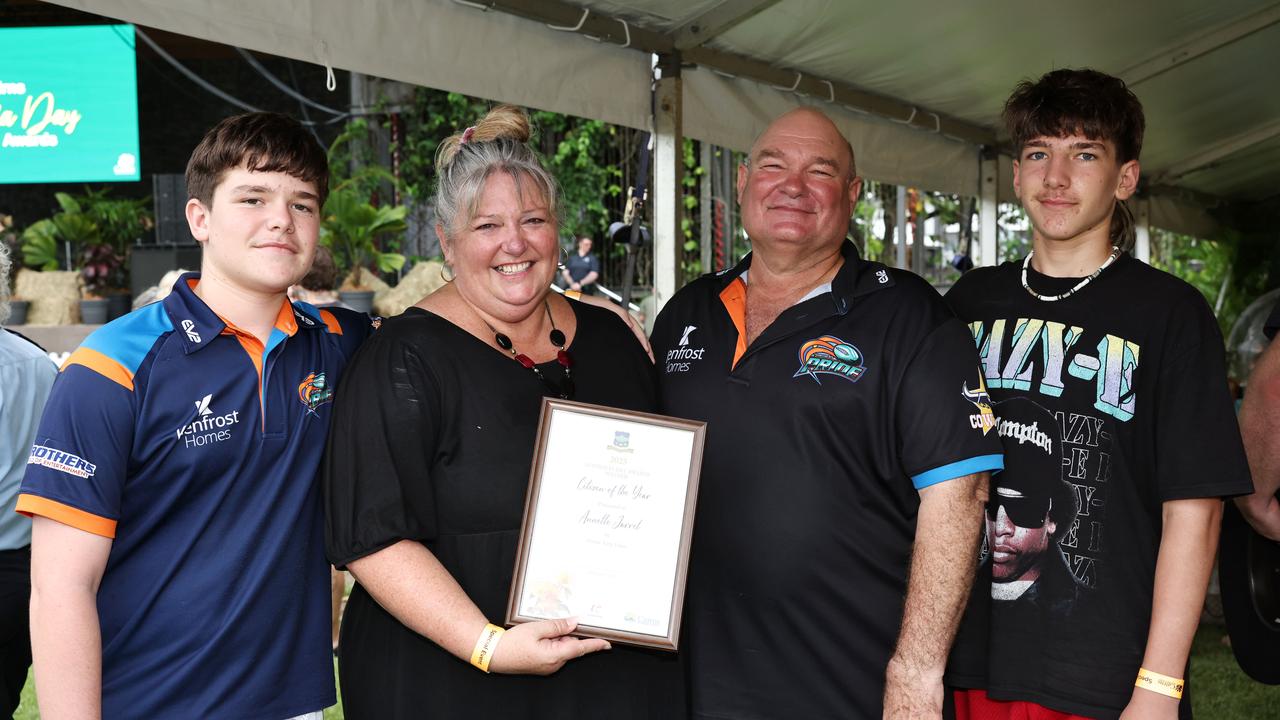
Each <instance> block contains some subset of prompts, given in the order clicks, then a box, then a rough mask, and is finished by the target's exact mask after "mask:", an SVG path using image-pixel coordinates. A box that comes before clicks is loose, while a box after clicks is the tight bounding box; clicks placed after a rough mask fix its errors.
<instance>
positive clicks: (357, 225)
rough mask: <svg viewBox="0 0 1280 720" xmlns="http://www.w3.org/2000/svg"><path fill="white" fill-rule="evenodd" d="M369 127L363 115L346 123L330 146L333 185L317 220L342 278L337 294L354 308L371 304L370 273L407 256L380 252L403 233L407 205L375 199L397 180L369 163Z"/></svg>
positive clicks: (393, 267) (396, 266)
mask: <svg viewBox="0 0 1280 720" xmlns="http://www.w3.org/2000/svg"><path fill="white" fill-rule="evenodd" d="M368 137H369V126H368V123H367V122H366V121H365V120H364V119H363V118H361V119H358V120H354V121H352V122H351V123H349V124H348V125H347V127H346V128H345V129H344V131H343V132H342V134H341V135H339V136H338V137H337V139H335V140H334V141H333V144H332V145H330V146H329V177H330V184H331V189H330V191H329V199H328V201H327V202H325V206H324V217H323V219H322V221H321V224H320V242H321V243H323V244H324V245H326V246H327V247H328V248H329V249H330V250H331V251H332V252H333V261H334V264H335V265H337V267H338V270H339V272H340V273H341V274H342V276H343V277H344V279H343V281H342V284H341V286H340V287H339V288H338V298H339V300H341V301H342V302H343V303H345V304H347V305H348V306H350V307H353V308H355V309H357V310H361V311H364V312H369V311H370V310H372V309H373V294H374V290H373V288H371V287H369V285H368V282H367V279H368V278H369V277H371V276H372V274H373V273H391V272H396V271H398V270H400V269H401V268H402V267H404V261H405V257H404V255H402V254H400V253H397V252H383V249H384V248H385V247H386V246H387V243H388V241H390V240H392V239H393V238H395V237H396V236H399V235H403V233H404V231H405V228H406V227H407V224H406V223H405V215H406V214H407V213H408V208H406V207H404V206H402V205H395V206H392V205H383V204H380V203H378V202H377V201H376V199H375V198H377V197H378V195H379V191H380V189H382V188H385V187H388V186H390V187H393V188H394V187H398V186H399V180H398V179H397V178H396V177H395V176H394V175H392V174H391V173H390V172H388V171H387V169H386V168H384V167H381V166H380V165H377V164H376V163H374V162H372V158H371V157H370V156H369V153H368V152H367V151H368V142H367V140H368Z"/></svg>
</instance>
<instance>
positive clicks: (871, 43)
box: [57, 0, 1280, 232]
mask: <svg viewBox="0 0 1280 720" xmlns="http://www.w3.org/2000/svg"><path fill="white" fill-rule="evenodd" d="M57 2H58V4H62V5H67V6H71V7H76V8H79V9H83V10H87V11H89V12H93V13H97V14H100V15H106V16H109V17H116V18H121V19H124V20H128V21H130V22H135V23H138V24H141V25H145V26H151V27H157V28H161V29H164V30H169V31H172V32H177V33H181V34H186V35H193V36H196V37H202V38H206V39H210V40H214V41H217V42H224V43H229V44H235V45H239V46H241V47H246V48H250V49H254V50H258V51H262V52H268V53H274V54H278V55H284V56H287V57H292V58H295V59H300V60H307V61H311V62H316V63H320V64H330V65H332V66H335V67H341V68H345V69H349V70H353V71H357V72H363V73H367V74H371V75H377V76H381V77H386V78H390V79H395V80H402V81H406V82H411V83H415V84H420V85H426V86H429V87H436V88H441V89H446V90H452V91H457V92H464V93H468V94H472V95H478V96H482V97H489V98H493V99H495V100H501V101H506V102H514V103H519V104H523V105H527V106H531V107H538V108H542V109H548V110H554V111H558V112H566V113H571V114H575V115H581V116H587V117H594V118H599V119H602V120H606V121H609V122H615V123H619V124H624V125H629V126H633V127H645V126H647V125H648V123H649V105H650V98H649V84H650V62H651V61H650V55H649V53H650V52H660V51H672V50H679V51H680V53H681V56H682V58H683V61H684V63H685V67H684V70H683V77H684V109H683V116H684V125H685V133H686V135H688V136H690V137H694V138H696V139H699V140H705V141H710V142H714V143H716V144H719V145H723V146H727V147H731V148H736V149H744V148H746V147H747V146H748V145H749V144H750V142H751V140H752V139H753V138H754V137H755V135H756V134H758V133H759V131H760V130H762V129H763V127H764V125H765V124H767V122H768V121H769V119H770V118H772V117H774V116H776V115H777V114H779V113H781V112H783V111H785V110H786V109H788V108H790V107H794V106H795V105H796V104H813V105H817V106H819V107H822V108H823V109H824V110H827V111H828V113H829V114H831V115H832V116H833V119H835V120H836V122H837V124H838V125H840V126H841V128H842V129H843V130H844V131H845V132H846V134H847V135H848V136H849V137H850V139H851V141H852V142H853V144H854V147H855V150H856V151H857V153H858V158H859V170H860V171H861V172H862V173H863V174H864V175H866V176H867V177H870V178H872V179H877V180H883V181H887V182H894V183H910V184H915V185H919V186H921V187H925V188H929V189H935V190H942V191H947V192H956V193H965V194H970V195H973V194H976V193H977V187H978V177H977V174H978V173H977V162H976V158H977V152H976V151H977V148H978V146H980V145H984V144H987V145H990V144H992V143H995V144H999V143H1000V141H1001V140H1002V139H1003V138H1004V136H1003V132H1002V130H1001V129H1000V122H999V113H1000V110H1001V107H1002V104H1003V102H1004V100H1005V98H1006V97H1007V96H1008V94H1009V92H1010V90H1011V89H1012V88H1013V86H1014V85H1015V84H1016V83H1017V82H1018V81H1020V80H1022V79H1025V78H1035V77H1038V76H1039V75H1041V74H1043V73H1044V72H1047V71H1048V70H1051V69H1054V68H1059V67H1092V68H1096V69H1099V70H1102V71H1104V72H1108V73H1112V74H1116V75H1119V76H1120V77H1123V78H1125V79H1126V80H1127V81H1128V82H1129V84H1130V87H1132V88H1133V90H1134V91H1135V92H1136V93H1137V95H1138V96H1139V98H1140V99H1141V100H1142V102H1143V105H1144V107H1145V110H1146V116H1147V133H1146V139H1145V143H1144V148H1143V154H1142V168H1143V178H1144V183H1145V186H1146V187H1147V188H1149V192H1150V196H1151V197H1152V201H1153V202H1152V219H1153V222H1155V223H1157V224H1161V225H1163V226H1165V227H1170V228H1172V229H1177V230H1182V231H1186V232H1211V231H1212V229H1213V228H1214V226H1215V221H1214V219H1213V218H1211V217H1210V216H1209V215H1208V214H1207V213H1205V212H1204V211H1205V210H1206V209H1212V207H1213V206H1215V205H1218V204H1235V205H1241V204H1250V203H1259V202H1262V201H1265V202H1266V204H1268V205H1276V203H1275V202H1274V200H1275V198H1276V197H1277V194H1278V193H1280V92H1278V91H1277V90H1278V89H1280V86H1277V84H1276V81H1275V78H1274V76H1273V75H1272V72H1274V69H1275V68H1276V67H1278V66H1280V3H1275V2H1265V1H1261V2H1260V1H1258V0H1219V1H1218V2H1216V3H1205V2H1203V0H1164V1H1163V2H1158V3H1157V2H1153V1H1151V0H1148V1H1145V2H1133V3H1119V2H1115V0H1075V1H1074V2H1072V3H1059V4H1046V3H1027V2H1012V1H1011V0H991V1H990V2H987V3H983V4H982V6H981V10H978V9H975V7H974V6H973V5H971V4H964V3H960V4H955V3H940V2H937V1H936V0H902V2H897V3H880V4H866V3H845V2H833V1H832V0H626V2H622V1H620V0H617V1H615V0H572V1H566V0H474V1H464V0H375V1H374V2H370V3H351V2H348V0H276V1H275V2H271V3H262V2H258V1H257V0H57ZM575 25H577V26H579V27H578V28H577V29H576V30H575V29H574V27H575ZM553 26H554V27H553ZM793 87H794V90H793V89H792V88H793ZM831 100H835V102H831ZM1006 167H1007V161H1006ZM1008 175H1009V173H1008V172H1002V178H1001V184H1002V185H1003V186H1004V190H1003V194H1004V195H1005V196H1006V197H1008V196H1009V190H1008Z"/></svg>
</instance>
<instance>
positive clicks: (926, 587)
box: [884, 472, 989, 720]
mask: <svg viewBox="0 0 1280 720" xmlns="http://www.w3.org/2000/svg"><path fill="white" fill-rule="evenodd" d="M988 479H989V476H988V475H987V473H985V472H983V473H976V474H974V475H965V476H964V477H958V478H953V479H951V480H947V481H946V482H940V483H937V484H935V485H930V486H929V487H926V488H924V489H923V490H921V491H920V511H919V512H918V513H917V515H916V539H915V544H914V545H913V546H912V548H911V577H910V579H909V580H908V582H907V597H906V601H905V603H904V604H903V609H902V629H901V631H900V632H899V633H898V644H897V647H896V649H895V650H894V653H893V658H892V659H890V660H889V666H888V668H886V669H885V689H884V717H885V718H886V720H888V718H894V720H898V719H899V718H903V719H905V718H912V719H913V720H914V719H915V718H929V719H930V720H936V719H937V718H940V717H942V697H943V691H942V673H943V671H944V670H945V669H946V665H947V651H948V650H950V649H951V641H952V640H953V639H954V638H955V634H956V628H957V627H958V626H959V624H960V616H961V615H963V614H964V603H965V600H966V599H968V597H969V590H970V587H971V586H972V585H973V573H974V569H975V568H976V566H977V564H978V543H979V536H980V534H981V533H980V532H979V529H980V528H981V527H982V503H983V502H984V501H985V500H986V497H987V484H988Z"/></svg>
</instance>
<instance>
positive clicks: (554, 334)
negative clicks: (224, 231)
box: [476, 298, 575, 400]
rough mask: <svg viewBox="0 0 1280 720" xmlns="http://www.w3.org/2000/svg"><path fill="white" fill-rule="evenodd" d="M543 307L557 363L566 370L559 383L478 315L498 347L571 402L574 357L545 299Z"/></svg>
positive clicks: (551, 389) (509, 339)
mask: <svg viewBox="0 0 1280 720" xmlns="http://www.w3.org/2000/svg"><path fill="white" fill-rule="evenodd" d="M542 307H543V309H545V310H546V311H547V320H549V321H551V332H550V333H549V334H548V336H547V337H548V339H549V340H551V344H552V345H554V346H555V348H556V362H558V363H560V367H562V368H564V378H562V379H561V380H560V382H559V383H553V382H551V380H549V379H548V378H547V376H546V375H543V374H542V371H541V370H539V369H538V366H537V364H535V363H534V362H533V359H532V358H530V357H529V356H528V355H525V354H524V353H521V352H516V348H515V345H513V344H512V342H511V338H509V337H507V336H506V335H504V334H503V333H500V332H498V331H497V329H495V328H494V327H493V326H492V325H490V324H489V321H488V320H485V319H484V316H481V315H480V314H479V313H476V315H477V316H479V317H480V321H481V322H483V323H484V324H485V326H486V327H488V328H489V332H491V333H493V339H494V341H495V342H497V343H498V347H500V348H502V349H503V350H506V351H507V352H509V353H511V357H513V358H515V360H516V362H518V363H520V364H521V365H523V366H525V367H526V368H528V369H530V370H532V371H533V374H534V375H537V376H538V379H539V380H541V381H542V384H543V385H546V386H547V389H548V390H550V391H551V392H553V393H555V394H556V395H557V396H559V397H560V398H562V399H564V400H569V399H572V398H573V393H574V389H575V388H574V384H573V370H572V368H573V356H571V355H570V354H569V351H568V350H565V349H564V342H565V338H564V333H563V332H561V331H560V329H559V328H557V327H556V320H555V318H554V317H552V316H551V303H550V302H549V301H547V300H546V299H545V298H544V299H543V301H542Z"/></svg>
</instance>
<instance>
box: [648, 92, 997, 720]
mask: <svg viewBox="0 0 1280 720" xmlns="http://www.w3.org/2000/svg"><path fill="white" fill-rule="evenodd" d="M861 184H862V183H861V179H860V178H858V177H857V174H856V172H855V169H854V161H853V151H852V148H851V147H850V145H849V143H848V141H847V140H845V139H844V137H842V136H841V135H840V132H839V130H837V129H836V127H835V126H834V125H833V124H832V123H831V121H830V120H829V119H827V118H826V116H824V115H822V114H821V113H819V112H817V111H814V110H810V109H801V110H796V111H793V112H791V113H788V114H786V115H784V116H782V117H781V118H779V119H777V120H776V121H775V122H774V123H773V124H772V125H770V126H769V128H768V129H767V130H766V131H765V132H764V133H763V134H762V135H761V136H760V138H759V139H758V140H757V141H756V143H755V145H754V146H753V147H752V150H751V155H750V157H749V158H748V161H747V163H746V164H744V165H743V166H742V167H741V168H740V169H739V173H738V200H739V202H740V204H741V206H742V220H743V227H744V228H745V229H746V230H747V232H748V234H749V235H750V236H751V240H752V247H753V252H752V254H750V255H748V256H747V257H746V258H744V259H743V261H742V262H741V263H739V264H738V266H737V267H735V268H733V269H731V270H728V271H726V272H723V273H720V274H719V275H716V276H706V277H703V278H700V279H699V280H697V281H695V282H693V283H691V284H690V285H689V286H688V287H686V288H684V289H683V290H681V291H680V292H679V293H677V294H676V295H675V297H673V298H672V299H671V302H670V303H669V304H668V305H667V306H666V308H665V309H664V310H663V311H662V313H661V314H660V315H659V316H658V319H657V324H656V326H655V329H654V334H653V349H654V353H655V356H656V358H657V362H658V366H659V372H660V376H661V379H662V402H663V407H664V410H665V411H666V412H667V413H669V414H672V415H678V416H682V417H687V418H693V419H698V420H705V421H707V422H708V426H707V445H706V449H705V462H704V466H703V474H702V485H701V490H700V492H699V502H698V516H697V523H696V526H695V527H696V531H695V533H694V549H693V554H692V559H691V563H692V565H691V568H690V575H689V585H688V589H687V596H686V606H685V607H686V611H687V615H686V618H687V626H686V627H687V630H686V633H685V637H684V647H683V648H682V651H687V659H688V662H689V666H690V668H691V681H692V687H691V691H692V702H693V712H694V717H696V718H742V719H749V718H793V717H812V718H835V717H840V718H872V717H880V716H881V714H882V712H883V714H884V716H885V717H895V718H896V717H913V718H915V717H929V716H933V717H938V716H939V713H940V711H941V707H942V672H943V666H944V663H945V660H946V655H947V649H948V647H949V645H950V643H951V638H952V635H953V633H954V631H955V626H956V623H957V621H958V620H959V616H960V613H961V609H962V606H963V603H964V598H965V595H966V592H967V591H968V586H969V584H970V582H971V581H972V577H973V570H974V564H975V561H976V557H977V550H978V541H979V534H978V533H976V532H974V528H975V527H977V526H978V525H979V524H980V522H981V517H982V501H983V500H985V498H986V494H987V472H988V471H991V470H995V469H999V468H1000V467H1002V457H1001V452H1000V444H999V441H998V438H997V436H996V434H995V432H992V429H993V428H992V425H991V423H990V422H984V420H987V421H989V420H990V419H991V410H990V405H989V403H988V405H987V406H986V409H985V410H982V409H980V408H977V407H976V406H975V404H974V403H973V402H971V401H970V400H969V399H968V397H967V396H966V393H967V389H968V388H974V387H979V386H980V385H981V379H980V375H979V370H978V366H977V358H976V355H975V353H974V348H973V344H972V340H971V339H970V336H969V334H968V332H967V331H966V329H965V327H964V325H962V324H961V323H960V322H959V321H958V320H956V319H955V317H954V316H953V315H952V314H951V313H950V312H949V311H948V310H947V309H946V307H945V306H944V305H943V303H942V301H941V298H939V297H938V294H937V293H936V292H934V291H933V289H932V288H930V287H929V286H928V285H927V284H926V283H925V282H924V281H923V280H921V279H920V278H918V277H916V276H914V275H912V274H910V273H907V272H903V271H899V270H894V269H890V268H887V267H885V266H883V265H879V264H876V263H871V262H866V261H864V260H862V259H861V258H859V257H858V254H857V251H856V250H855V249H854V247H853V245H852V244H851V243H849V242H847V241H845V239H844V238H845V232H846V230H847V229H848V223H849V218H850V216H851V215H852V211H853V205H854V203H855V202H856V201H857V198H858V193H859V191H860V190H861ZM975 418H976V419H975Z"/></svg>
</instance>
